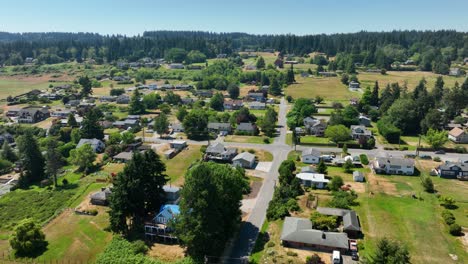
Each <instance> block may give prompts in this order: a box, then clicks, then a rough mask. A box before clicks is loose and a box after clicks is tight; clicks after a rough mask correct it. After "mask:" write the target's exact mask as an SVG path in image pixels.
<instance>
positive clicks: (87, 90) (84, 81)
mask: <svg viewBox="0 0 468 264" xmlns="http://www.w3.org/2000/svg"><path fill="white" fill-rule="evenodd" d="M78 83H79V84H80V85H81V92H80V94H81V97H87V96H88V95H90V94H93V89H92V82H91V80H90V79H89V77H88V76H82V77H80V78H79V79H78Z"/></svg>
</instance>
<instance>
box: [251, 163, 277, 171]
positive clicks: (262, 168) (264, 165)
mask: <svg viewBox="0 0 468 264" xmlns="http://www.w3.org/2000/svg"><path fill="white" fill-rule="evenodd" d="M271 165H273V162H259V163H258V164H257V167H255V170H258V171H263V172H269V171H270V170H271Z"/></svg>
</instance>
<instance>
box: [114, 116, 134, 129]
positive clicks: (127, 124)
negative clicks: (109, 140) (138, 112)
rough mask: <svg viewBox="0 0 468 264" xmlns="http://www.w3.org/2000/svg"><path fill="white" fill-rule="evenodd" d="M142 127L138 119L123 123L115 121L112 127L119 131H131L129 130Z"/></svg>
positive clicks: (126, 120) (127, 120)
mask: <svg viewBox="0 0 468 264" xmlns="http://www.w3.org/2000/svg"><path fill="white" fill-rule="evenodd" d="M138 125H140V122H139V120H137V119H128V118H127V119H125V120H123V121H122V120H121V121H115V122H114V123H112V126H113V127H115V128H118V129H129V128H134V127H137V126H138Z"/></svg>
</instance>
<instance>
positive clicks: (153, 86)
mask: <svg viewBox="0 0 468 264" xmlns="http://www.w3.org/2000/svg"><path fill="white" fill-rule="evenodd" d="M148 89H150V90H157V89H158V84H157V83H152V84H148Z"/></svg>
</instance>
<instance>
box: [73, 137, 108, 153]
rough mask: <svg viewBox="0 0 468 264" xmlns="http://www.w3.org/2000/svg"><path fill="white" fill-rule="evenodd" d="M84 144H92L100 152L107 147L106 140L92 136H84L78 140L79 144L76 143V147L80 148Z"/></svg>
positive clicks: (95, 150)
mask: <svg viewBox="0 0 468 264" xmlns="http://www.w3.org/2000/svg"><path fill="white" fill-rule="evenodd" d="M84 144H89V145H91V148H92V149H93V151H94V152H96V153H100V152H102V151H104V149H105V148H106V144H104V142H102V141H101V140H99V139H97V138H92V139H90V138H82V139H80V141H79V142H78V145H76V148H79V147H81V146H83V145H84Z"/></svg>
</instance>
